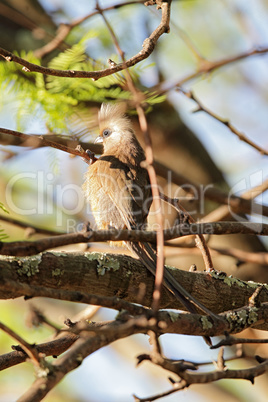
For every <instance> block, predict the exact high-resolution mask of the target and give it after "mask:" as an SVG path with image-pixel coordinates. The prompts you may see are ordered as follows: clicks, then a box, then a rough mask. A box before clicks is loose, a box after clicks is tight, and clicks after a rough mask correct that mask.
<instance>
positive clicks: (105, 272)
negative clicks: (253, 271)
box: [0, 252, 268, 329]
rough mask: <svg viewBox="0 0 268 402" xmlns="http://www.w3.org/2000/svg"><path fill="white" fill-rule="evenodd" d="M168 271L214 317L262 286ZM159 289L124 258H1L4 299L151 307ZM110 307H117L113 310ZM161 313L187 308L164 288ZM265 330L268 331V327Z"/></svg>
mask: <svg viewBox="0 0 268 402" xmlns="http://www.w3.org/2000/svg"><path fill="white" fill-rule="evenodd" d="M168 269H170V270H171V273H172V275H173V276H174V277H175V278H176V280H177V281H178V282H179V283H180V284H181V285H182V286H183V287H184V288H185V289H186V290H187V291H188V292H189V293H190V294H192V295H193V296H194V297H195V298H196V299H198V300H200V301H201V302H202V304H204V306H206V307H207V308H208V309H209V310H211V311H213V312H214V313H220V312H223V311H227V310H232V309H234V308H240V307H242V306H245V305H247V304H248V299H249V298H250V297H251V296H252V294H253V292H254V291H255V290H256V289H257V288H258V286H259V284H258V283H254V282H244V281H241V280H239V279H236V278H232V277H228V276H226V274H223V273H216V272H215V273H211V274H207V273H198V272H187V271H181V270H179V269H176V268H171V267H169V268H168ZM40 284H42V286H40ZM153 285H154V278H153V276H152V275H151V274H150V273H149V272H148V270H146V268H145V267H144V266H143V265H142V263H141V262H139V261H138V260H135V259H133V258H131V257H127V256H124V255H112V254H101V253H85V254H67V253H56V252H53V253H44V254H40V255H38V256H34V257H27V258H16V257H3V256H2V257H1V258H0V298H2V299H8V298H16V297H20V296H25V295H26V296H29V297H31V296H33V297H37V296H43V297H50V298H56V299H62V300H72V301H75V302H84V303H90V304H98V303H99V300H98V298H97V297H98V296H96V297H94V296H92V297H90V294H92V295H94V294H97V295H99V296H106V297H110V298H111V297H112V298H113V297H114V296H117V297H119V298H120V299H122V302H124V301H128V302H132V303H139V304H143V305H144V306H148V307H150V306H151V303H152V293H153ZM59 286H60V288H59ZM144 289H145V290H144ZM267 290H268V287H267V285H265V286H264V289H263V291H262V292H261V294H260V299H259V302H261V303H263V302H268V292H267ZM84 295H88V296H89V297H88V298H86V297H84ZM117 306H118V305H117ZM107 307H111V308H113V305H112V304H110V306H108V305H107ZM122 308H124V307H123V306H122ZM160 308H175V309H176V308H180V309H183V306H181V305H180V303H179V302H178V300H176V299H174V298H173V296H172V294H171V293H169V292H168V291H167V290H165V289H164V290H163V294H162V297H161V301H160ZM265 325H266V329H267V327H268V325H267V324H265ZM264 328H265V327H264Z"/></svg>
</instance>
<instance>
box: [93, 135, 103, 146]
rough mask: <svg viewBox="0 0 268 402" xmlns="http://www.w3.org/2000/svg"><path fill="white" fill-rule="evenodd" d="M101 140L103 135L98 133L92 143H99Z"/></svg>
mask: <svg viewBox="0 0 268 402" xmlns="http://www.w3.org/2000/svg"><path fill="white" fill-rule="evenodd" d="M101 142H103V137H102V136H101V135H99V136H98V137H97V138H96V139H95V141H94V144H100V143H101Z"/></svg>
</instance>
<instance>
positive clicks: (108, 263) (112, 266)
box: [84, 253, 120, 275]
mask: <svg viewBox="0 0 268 402" xmlns="http://www.w3.org/2000/svg"><path fill="white" fill-rule="evenodd" d="M84 255H85V257H86V258H87V259H88V260H90V261H97V263H98V264H97V272H98V274H99V275H105V273H106V271H110V270H113V271H117V270H118V269H119V268H120V263H119V261H118V259H117V258H114V257H112V256H111V255H107V254H102V253H85V254H84Z"/></svg>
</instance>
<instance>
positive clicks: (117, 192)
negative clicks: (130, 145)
mask: <svg viewBox="0 0 268 402" xmlns="http://www.w3.org/2000/svg"><path fill="white" fill-rule="evenodd" d="M96 164H97V165H98V170H97V172H96V173H97V176H98V180H100V184H101V186H102V189H103V190H104V191H105V192H106V194H107V195H108V196H109V198H110V199H111V201H112V202H113V204H114V205H115V206H116V208H117V210H118V212H119V214H120V216H121V218H122V221H123V223H124V225H125V227H126V228H128V229H131V228H135V227H136V228H137V227H139V226H141V225H142V224H143V223H144V222H145V220H146V217H147V215H148V212H149V208H150V206H151V199H150V198H149V197H150V194H151V193H150V185H149V182H148V176H147V171H146V170H145V169H141V168H137V167H134V166H129V165H127V164H125V163H122V162H121V161H120V160H119V159H117V158H115V157H113V156H102V157H101V158H100V159H99V160H98V161H97V162H96V163H95V165H96ZM148 198H149V199H148ZM144 202H146V204H144Z"/></svg>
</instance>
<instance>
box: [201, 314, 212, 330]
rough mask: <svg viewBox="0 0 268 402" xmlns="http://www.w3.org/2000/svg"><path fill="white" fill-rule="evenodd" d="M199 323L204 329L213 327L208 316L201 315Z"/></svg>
mask: <svg viewBox="0 0 268 402" xmlns="http://www.w3.org/2000/svg"><path fill="white" fill-rule="evenodd" d="M201 324H202V327H203V329H204V330H207V329H210V328H212V327H213V324H212V322H210V321H209V319H208V317H206V316H202V317H201Z"/></svg>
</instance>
